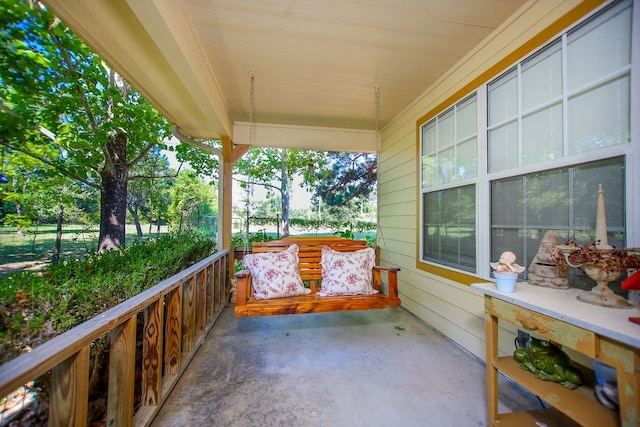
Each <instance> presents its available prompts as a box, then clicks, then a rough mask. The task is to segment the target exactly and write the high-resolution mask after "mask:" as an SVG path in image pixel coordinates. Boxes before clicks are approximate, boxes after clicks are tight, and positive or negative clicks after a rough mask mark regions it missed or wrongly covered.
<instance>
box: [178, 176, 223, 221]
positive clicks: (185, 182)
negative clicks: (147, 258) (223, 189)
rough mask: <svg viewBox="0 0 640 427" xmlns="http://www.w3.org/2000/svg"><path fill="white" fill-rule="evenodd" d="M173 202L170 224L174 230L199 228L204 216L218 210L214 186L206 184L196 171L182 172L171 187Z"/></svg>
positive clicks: (213, 213)
mask: <svg viewBox="0 0 640 427" xmlns="http://www.w3.org/2000/svg"><path fill="white" fill-rule="evenodd" d="M171 199H172V203H171V206H169V221H170V222H169V225H170V227H171V228H172V229H173V230H177V231H181V230H185V229H192V228H198V225H199V220H200V218H201V217H203V216H211V215H215V214H216V212H217V204H218V202H217V200H218V197H217V194H216V193H215V192H214V191H213V186H211V185H209V184H206V183H205V182H204V181H202V179H200V178H199V177H198V175H197V174H196V172H194V171H192V170H187V171H184V172H181V173H180V174H179V175H178V178H177V179H176V181H175V184H174V186H173V188H172V189H171Z"/></svg>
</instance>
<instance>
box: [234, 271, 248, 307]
mask: <svg viewBox="0 0 640 427" xmlns="http://www.w3.org/2000/svg"><path fill="white" fill-rule="evenodd" d="M251 294H252V292H251V273H250V272H249V270H241V271H238V272H237V273H236V305H237V306H245V305H247V300H248V299H249V297H250V296H251Z"/></svg>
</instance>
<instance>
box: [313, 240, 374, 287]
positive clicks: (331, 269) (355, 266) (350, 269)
mask: <svg viewBox="0 0 640 427" xmlns="http://www.w3.org/2000/svg"><path fill="white" fill-rule="evenodd" d="M375 258H376V254H375V251H374V250H373V248H366V249H361V250H359V251H355V252H338V251H334V250H333V249H331V248H330V247H328V246H323V247H322V258H321V264H322V286H321V287H320V289H318V295H322V296H329V295H369V294H375V293H377V292H378V291H377V290H375V289H373V286H372V284H371V282H372V273H371V270H372V269H373V266H374V264H375Z"/></svg>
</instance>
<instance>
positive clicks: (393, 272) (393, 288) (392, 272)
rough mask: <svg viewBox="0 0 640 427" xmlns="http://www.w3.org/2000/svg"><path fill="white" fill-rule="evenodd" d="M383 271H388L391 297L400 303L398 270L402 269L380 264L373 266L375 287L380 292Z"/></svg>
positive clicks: (393, 300)
mask: <svg viewBox="0 0 640 427" xmlns="http://www.w3.org/2000/svg"><path fill="white" fill-rule="evenodd" d="M382 271H386V272H387V280H388V282H389V283H388V286H389V289H388V295H389V299H390V300H391V301H392V302H394V303H397V304H398V305H400V298H398V271H400V269H399V268H397V267H381V266H379V265H376V266H374V267H373V288H374V289H377V290H378V291H380V292H382V274H381V272H382Z"/></svg>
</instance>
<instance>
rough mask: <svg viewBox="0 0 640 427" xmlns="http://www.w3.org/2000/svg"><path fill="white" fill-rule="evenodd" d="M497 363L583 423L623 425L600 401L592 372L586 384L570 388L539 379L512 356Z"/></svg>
mask: <svg viewBox="0 0 640 427" xmlns="http://www.w3.org/2000/svg"><path fill="white" fill-rule="evenodd" d="M493 366H494V368H495V369H497V370H498V371H500V372H502V373H503V374H505V375H506V376H507V377H509V378H511V379H512V380H513V381H515V382H516V383H518V384H520V385H521V386H522V387H524V388H526V389H527V390H529V391H530V392H531V393H533V394H535V395H536V396H538V397H539V398H540V399H542V400H543V401H545V402H546V403H548V404H550V405H551V406H553V407H554V408H555V409H556V410H558V411H559V412H561V413H562V414H564V415H566V416H567V417H569V418H570V419H572V420H574V421H575V422H576V423H578V424H579V425H583V426H587V425H593V426H618V425H620V420H619V416H618V413H617V412H616V411H611V410H608V409H606V408H605V407H604V406H602V405H600V403H599V402H598V401H597V399H596V397H595V394H594V390H593V382H592V381H591V377H592V375H586V376H587V377H588V378H589V379H588V380H587V381H586V383H585V384H583V385H581V386H580V387H578V388H577V389H575V390H569V389H567V388H565V387H564V386H562V384H558V383H555V382H552V381H542V380H539V379H537V378H536V377H535V375H533V374H532V373H531V372H529V371H526V370H524V369H521V368H520V364H519V363H518V362H517V361H516V360H515V359H514V358H513V357H511V356H505V357H500V358H499V359H498V361H497V362H495V363H493ZM500 425H503V423H502V422H501V423H500Z"/></svg>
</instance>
